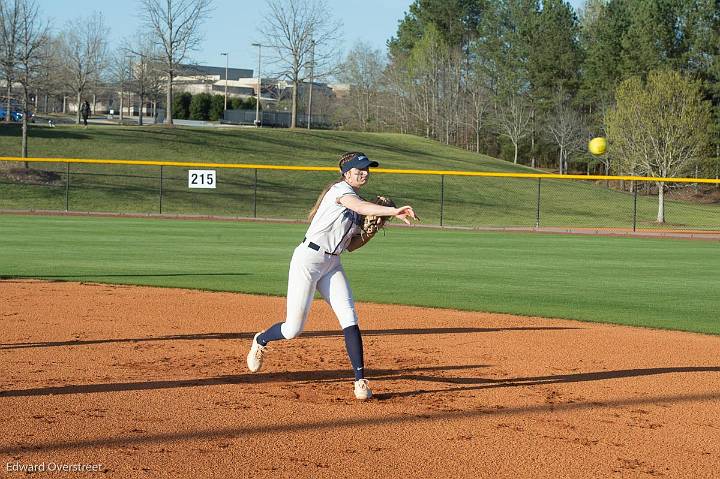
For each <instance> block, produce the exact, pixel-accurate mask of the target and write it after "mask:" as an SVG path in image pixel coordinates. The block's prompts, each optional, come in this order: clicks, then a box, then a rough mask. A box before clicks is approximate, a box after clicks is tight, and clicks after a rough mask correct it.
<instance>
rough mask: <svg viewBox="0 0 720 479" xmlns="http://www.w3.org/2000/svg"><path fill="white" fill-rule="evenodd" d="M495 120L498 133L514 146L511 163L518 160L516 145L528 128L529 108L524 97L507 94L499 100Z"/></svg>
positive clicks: (525, 134) (517, 145)
mask: <svg viewBox="0 0 720 479" xmlns="http://www.w3.org/2000/svg"><path fill="white" fill-rule="evenodd" d="M495 121H496V122H497V127H498V130H499V133H500V135H502V136H505V137H507V138H508V139H509V140H510V141H511V142H512V144H513V147H514V148H515V156H514V159H513V163H517V161H518V147H519V145H520V140H522V139H523V138H525V137H526V136H527V135H528V133H529V132H530V130H529V129H528V125H529V123H530V109H529V108H528V107H527V104H526V101H525V98H524V97H522V96H520V95H518V94H514V93H511V94H508V95H506V96H505V98H503V99H502V101H501V102H499V105H498V108H497V112H496V114H495Z"/></svg>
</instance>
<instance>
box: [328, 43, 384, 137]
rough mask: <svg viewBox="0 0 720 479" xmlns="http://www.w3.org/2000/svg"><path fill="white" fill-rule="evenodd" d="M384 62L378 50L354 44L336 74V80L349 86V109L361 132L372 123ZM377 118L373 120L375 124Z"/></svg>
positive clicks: (364, 44) (362, 44) (365, 45)
mask: <svg viewBox="0 0 720 479" xmlns="http://www.w3.org/2000/svg"><path fill="white" fill-rule="evenodd" d="M383 67H384V62H383V59H382V54H381V53H380V50H374V49H372V48H371V47H370V45H368V44H367V43H364V42H360V43H358V44H356V45H355V46H354V47H353V49H352V50H350V53H348V56H347V59H346V60H345V63H343V66H342V68H341V70H340V72H339V73H338V79H339V80H340V81H341V82H343V83H348V84H349V85H350V93H349V100H350V108H351V110H352V112H353V117H354V120H356V121H357V124H358V125H359V126H360V128H361V129H362V130H363V131H367V130H368V127H369V124H370V122H371V121H372V110H373V107H372V105H373V103H374V102H375V101H376V99H377V96H378V94H379V89H380V84H381V81H382V73H383ZM378 120H379V118H375V121H376V122H377V121H378Z"/></svg>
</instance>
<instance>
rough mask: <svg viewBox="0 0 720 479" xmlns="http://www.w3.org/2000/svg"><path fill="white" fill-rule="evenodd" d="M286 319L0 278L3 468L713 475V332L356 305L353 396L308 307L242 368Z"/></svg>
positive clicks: (178, 297) (224, 306)
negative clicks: (359, 382)
mask: <svg viewBox="0 0 720 479" xmlns="http://www.w3.org/2000/svg"><path fill="white" fill-rule="evenodd" d="M399 300H401V298H399ZM284 308H285V303H284V298H276V297H263V296H249V295H242V294H234V293H210V292H201V291H191V290H181V289H162V288H148V287H131V286H112V285H100V284H78V283H48V282H41V281H2V282H0V334H1V335H2V344H0V364H2V377H1V379H0V381H1V383H0V414H2V418H3V422H4V424H3V425H2V431H3V432H2V435H1V436H0V458H1V459H2V464H1V466H2V468H3V470H2V472H3V474H2V475H3V476H5V477H22V476H24V475H25V472H21V471H28V470H29V469H28V468H32V467H36V468H37V467H39V465H41V464H42V465H44V467H45V470H46V471H48V470H49V468H51V467H55V468H57V467H58V466H67V467H69V466H77V465H79V464H86V465H93V466H95V465H100V466H99V467H97V468H96V469H99V472H85V473H82V474H80V476H82V477H97V476H102V477H120V478H137V477H152V478H157V477H258V478H259V477H308V478H310V477H312V478H316V477H414V478H425V477H428V478H430V477H433V478H434V477H468V478H470V477H473V478H475V477H518V476H519V477H645V476H660V477H662V476H665V477H692V478H696V477H711V476H713V475H716V474H718V470H720V440H718V438H719V437H720V355H719V354H718V352H719V351H720V337H716V336H704V335H699V334H692V333H682V332H671V331H658V330H649V329H639V328H629V327H621V326H611V325H604V324H592V323H581V322H574V321H564V320H552V319H544V318H534V317H517V316H510V315H499V314H484V313H472V312H462V311H452V310H439V309H423V308H416V307H404V306H388V305H377V304H359V305H358V312H359V315H360V318H361V319H360V326H361V329H362V330H363V332H364V336H363V338H364V343H365V358H366V367H367V371H368V378H369V379H370V384H371V387H372V388H373V391H374V393H375V398H374V399H372V400H370V401H367V402H365V403H362V402H358V401H355V400H354V399H353V395H352V380H351V378H350V371H349V365H348V360H347V357H346V355H345V350H344V343H343V338H342V334H341V332H340V330H339V326H338V324H337V322H336V320H335V318H334V316H333V315H332V311H331V310H330V308H329V307H328V306H327V305H325V304H324V303H323V302H321V301H316V304H315V305H314V306H313V311H312V312H311V316H310V319H309V321H308V325H307V329H306V332H305V334H303V336H301V337H300V338H298V339H295V340H292V341H285V342H281V343H274V344H272V345H271V346H270V347H269V350H268V354H267V356H266V362H265V365H264V369H263V371H262V372H261V373H258V374H251V373H249V372H248V371H247V368H246V366H245V355H246V353H247V350H248V348H249V346H250V341H251V338H252V335H253V334H254V333H255V332H256V331H258V330H259V329H261V328H264V327H267V326H269V325H271V324H273V323H274V322H277V321H278V320H281V319H282V317H283V315H284ZM53 465H54V466H53ZM23 468H24V469H23ZM44 475H48V476H51V477H66V476H68V475H69V474H65V473H59V472H52V473H51V472H45V473H40V474H39V476H44ZM78 475H79V474H78V473H74V474H72V476H73V477H78Z"/></svg>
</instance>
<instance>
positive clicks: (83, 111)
mask: <svg viewBox="0 0 720 479" xmlns="http://www.w3.org/2000/svg"><path fill="white" fill-rule="evenodd" d="M80 115H81V116H82V119H83V124H84V125H85V126H87V120H88V117H89V116H90V103H88V101H87V100H85V101H84V102H83V104H82V106H81V107H80Z"/></svg>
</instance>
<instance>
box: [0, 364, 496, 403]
mask: <svg viewBox="0 0 720 479" xmlns="http://www.w3.org/2000/svg"><path fill="white" fill-rule="evenodd" d="M484 367H487V366H486V365H469V366H458V365H455V366H428V367H419V368H412V369H408V370H405V371H412V372H413V373H416V374H420V373H422V372H425V373H428V372H432V371H448V370H459V369H478V368H484ZM401 372H403V371H398V370H394V369H381V370H375V371H374V374H378V375H380V376H396V375H398V374H399V373H401ZM350 379H351V377H349V372H348V370H347V369H332V370H314V371H286V372H276V373H259V374H252V373H247V374H234V375H224V376H215V377H210V378H200V379H175V380H162V381H138V382H122V383H100V384H69V385H65V386H49V387H40V388H31V389H18V390H6V391H0V398H2V397H25V396H49V395H57V394H89V393H107V392H119V391H147V390H157V389H178V388H188V387H206V386H218V385H226V384H260V383H273V382H300V383H306V382H337V381H348V382H349V381H350Z"/></svg>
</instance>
